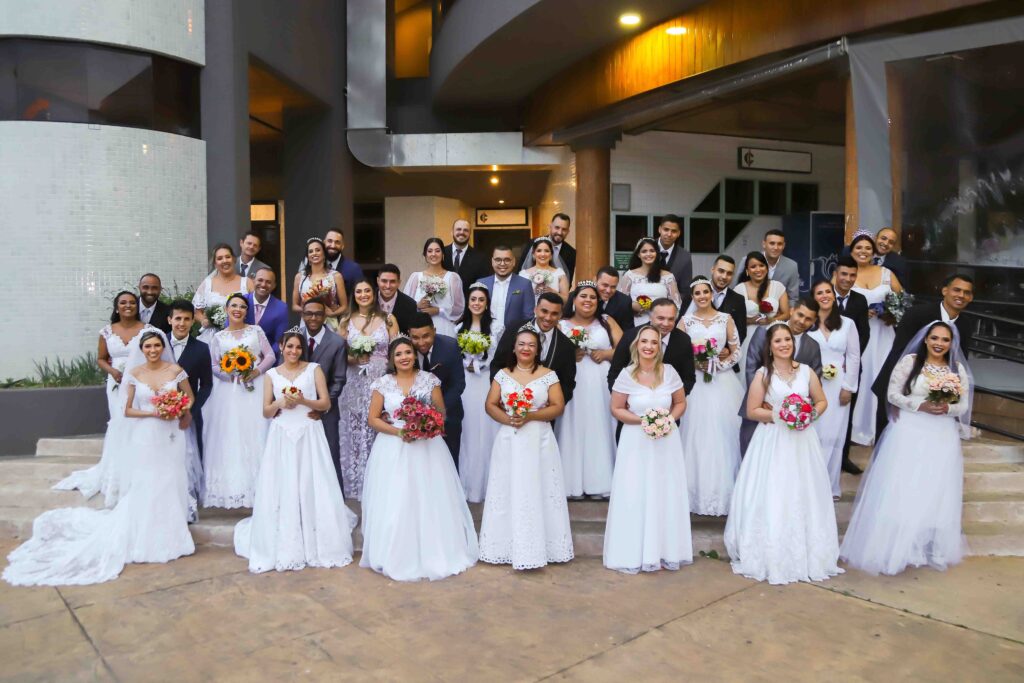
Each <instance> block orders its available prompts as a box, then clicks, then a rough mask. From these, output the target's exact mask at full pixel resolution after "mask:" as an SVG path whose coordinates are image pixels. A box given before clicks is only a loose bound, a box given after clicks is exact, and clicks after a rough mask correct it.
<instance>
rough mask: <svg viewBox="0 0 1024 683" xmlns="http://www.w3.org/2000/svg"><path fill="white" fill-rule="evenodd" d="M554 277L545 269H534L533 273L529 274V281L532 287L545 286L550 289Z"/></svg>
mask: <svg viewBox="0 0 1024 683" xmlns="http://www.w3.org/2000/svg"><path fill="white" fill-rule="evenodd" d="M553 280H554V278H552V277H551V273H549V272H548V271H546V270H535V271H534V272H533V275H531V276H530V282H531V283H533V288H534V289H537V288H538V287H547V288H548V289H551V288H552V287H551V286H552V282H553Z"/></svg>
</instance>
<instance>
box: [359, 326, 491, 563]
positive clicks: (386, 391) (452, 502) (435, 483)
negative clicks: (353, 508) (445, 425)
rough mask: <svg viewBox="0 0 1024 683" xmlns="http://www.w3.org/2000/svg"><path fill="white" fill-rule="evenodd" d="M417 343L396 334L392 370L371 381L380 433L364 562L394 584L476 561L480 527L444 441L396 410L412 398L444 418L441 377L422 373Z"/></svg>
mask: <svg viewBox="0 0 1024 683" xmlns="http://www.w3.org/2000/svg"><path fill="white" fill-rule="evenodd" d="M417 355H418V354H417V353H416V348H415V347H414V346H413V344H412V341H411V340H410V339H409V338H408V337H404V336H402V337H398V338H397V339H395V340H394V341H393V342H391V345H390V346H389V348H388V372H387V374H385V375H384V376H383V377H381V378H380V379H378V380H377V381H376V382H374V383H373V395H372V397H371V398H370V409H369V424H370V426H371V427H372V428H373V429H374V430H376V431H377V432H378V435H377V440H376V441H374V443H373V450H372V451H371V452H370V459H369V462H368V463H367V465H366V483H365V485H364V488H363V556H362V559H361V560H360V561H359V566H361V567H368V568H370V569H372V570H374V571H376V572H380V573H381V574H384V575H385V576H387V577H389V578H391V579H394V580H395V581H418V580H420V579H430V580H431V581H436V580H437V579H443V578H445V577H446V576H452V575H454V574H460V573H462V572H464V571H466V570H467V569H469V568H470V567H472V566H473V565H474V564H476V560H477V554H478V550H477V540H476V528H475V527H474V526H473V516H472V515H471V514H470V512H469V506H468V505H466V494H465V493H464V492H463V490H462V484H461V483H459V473H458V472H457V471H456V470H455V463H454V462H453V461H452V455H451V452H450V451H449V450H448V447H447V446H446V445H445V443H444V438H443V437H441V436H435V437H432V438H429V439H416V438H413V437H412V436H411V435H409V434H408V433H407V432H406V431H405V422H403V421H402V419H401V418H400V417H399V416H398V415H399V409H400V408H401V407H402V404H403V402H404V401H406V400H407V399H409V398H412V399H415V400H417V401H419V402H420V403H422V404H424V405H426V406H430V407H433V409H434V410H436V411H437V412H439V413H440V414H441V416H442V417H443V416H444V398H443V397H442V396H441V382H440V380H438V379H437V377H434V375H432V374H430V373H429V372H426V371H424V370H420V368H419V363H418V362H417V360H416V358H417Z"/></svg>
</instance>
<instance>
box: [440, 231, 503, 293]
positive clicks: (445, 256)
mask: <svg viewBox="0 0 1024 683" xmlns="http://www.w3.org/2000/svg"><path fill="white" fill-rule="evenodd" d="M441 258H442V265H443V266H444V269H445V270H450V271H453V272H455V273H458V275H459V278H461V279H462V294H463V297H464V298H466V299H468V298H469V286H470V285H471V284H473V283H474V282H476V281H477V280H480V279H481V278H485V277H487V276H488V275H490V274H491V266H490V263H489V262H488V260H487V257H486V256H484V255H483V254H482V253H480V250H478V249H474V248H473V247H471V246H470V245H469V221H467V220H466V219H464V218H460V219H458V220H456V221H455V222H454V223H452V243H451V244H449V245H448V246H446V247H445V248H444V251H443V252H442V256H441Z"/></svg>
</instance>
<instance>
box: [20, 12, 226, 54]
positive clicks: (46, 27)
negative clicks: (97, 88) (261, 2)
mask: <svg viewBox="0 0 1024 683" xmlns="http://www.w3.org/2000/svg"><path fill="white" fill-rule="evenodd" d="M212 1H213V2H220V1H225V2H226V1H227V0H212ZM205 7H206V4H205V2H204V0H31V1H30V0H0V36H3V35H10V36H40V37H47V38H66V39H69V40H81V41H86V42H92V43H106V44H108V45H119V46H123V47H129V48H134V49H138V50H143V51H146V52H156V53H159V54H163V55H167V56H169V57H176V58H178V59H183V60H185V61H188V62H194V63H196V64H205V62H206V40H205V34H204V23H205V16H206V14H205V13H206V9H205Z"/></svg>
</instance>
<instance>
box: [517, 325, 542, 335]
mask: <svg viewBox="0 0 1024 683" xmlns="http://www.w3.org/2000/svg"><path fill="white" fill-rule="evenodd" d="M520 332H536V333H537V334H540V329H538V328H537V326H536V325H535V324H533V323H526V324H525V325H523V326H521V327H520V328H519V329H518V330H516V334H519V333H520Z"/></svg>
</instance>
